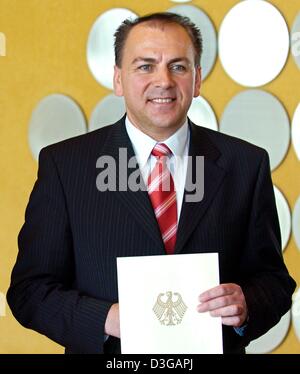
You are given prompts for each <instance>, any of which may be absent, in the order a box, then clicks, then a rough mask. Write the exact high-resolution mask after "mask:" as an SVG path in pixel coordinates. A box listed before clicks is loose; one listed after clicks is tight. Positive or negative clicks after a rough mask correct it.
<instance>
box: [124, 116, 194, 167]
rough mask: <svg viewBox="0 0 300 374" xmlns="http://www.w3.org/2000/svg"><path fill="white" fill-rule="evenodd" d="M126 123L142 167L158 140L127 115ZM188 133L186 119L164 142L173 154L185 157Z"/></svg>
mask: <svg viewBox="0 0 300 374" xmlns="http://www.w3.org/2000/svg"><path fill="white" fill-rule="evenodd" d="M125 125H126V131H127V133H128V136H129V139H130V141H131V143H132V146H133V150H134V153H135V155H136V157H137V161H138V163H139V165H140V168H141V169H142V168H143V167H144V166H145V165H146V163H147V161H148V159H149V156H150V154H151V151H152V149H153V147H154V146H155V144H157V143H158V142H157V141H156V140H154V139H152V138H151V137H150V136H148V135H146V134H145V133H144V132H142V131H141V130H139V129H138V128H137V127H135V126H134V125H133V124H132V123H131V122H130V120H129V119H128V116H126V120H125ZM188 135H189V127H188V121H187V119H186V120H185V122H184V124H183V125H182V126H181V127H180V128H179V129H178V130H177V131H176V132H175V133H174V134H173V135H171V136H170V137H169V138H168V139H166V140H165V141H163V142H162V143H164V144H166V145H167V146H168V147H169V148H170V150H171V151H172V153H173V155H175V156H176V157H183V156H184V150H185V147H186V144H187V141H188Z"/></svg>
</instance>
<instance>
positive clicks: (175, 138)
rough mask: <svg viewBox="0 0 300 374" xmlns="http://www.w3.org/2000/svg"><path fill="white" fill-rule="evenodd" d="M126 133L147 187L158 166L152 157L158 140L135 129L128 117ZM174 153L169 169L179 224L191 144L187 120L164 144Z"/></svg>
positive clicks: (170, 159)
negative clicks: (153, 170)
mask: <svg viewBox="0 0 300 374" xmlns="http://www.w3.org/2000/svg"><path fill="white" fill-rule="evenodd" d="M125 124H126V131H127V133H128V136H129V138H130V141H131V143H132V146H133V150H134V153H135V156H136V159H137V162H138V164H139V167H140V170H141V174H142V177H143V180H144V183H145V185H146V186H147V181H148V177H149V174H150V173H151V171H152V169H153V168H154V166H155V164H156V161H157V160H156V157H155V156H153V155H151V151H152V149H153V148H154V146H155V145H156V144H157V143H160V142H157V141H156V140H154V139H152V138H151V137H150V136H148V135H146V134H145V133H143V132H142V131H141V130H139V129H138V128H137V127H135V126H134V125H133V124H132V123H131V122H130V120H129V119H128V117H126V121H125ZM161 143H164V144H165V145H167V146H168V147H169V148H170V150H171V151H172V155H171V156H170V158H169V160H168V167H169V170H170V172H171V174H172V177H173V180H174V187H175V191H176V199H177V222H178V221H179V217H180V212H181V207H182V200H183V194H184V186H185V179H186V172H187V164H188V157H187V156H188V150H189V143H190V130H189V126H188V122H187V119H186V121H185V123H184V124H183V126H181V127H180V128H179V129H178V130H177V131H176V132H175V134H173V135H172V136H170V137H169V138H168V139H166V140H164V141H163V142H161Z"/></svg>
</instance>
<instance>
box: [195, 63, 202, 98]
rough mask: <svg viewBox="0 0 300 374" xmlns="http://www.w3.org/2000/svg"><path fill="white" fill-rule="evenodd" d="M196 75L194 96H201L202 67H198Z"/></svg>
mask: <svg viewBox="0 0 300 374" xmlns="http://www.w3.org/2000/svg"><path fill="white" fill-rule="evenodd" d="M195 70H196V76H195V87H194V97H197V96H199V94H200V87H201V67H200V66H197V67H196V69H195Z"/></svg>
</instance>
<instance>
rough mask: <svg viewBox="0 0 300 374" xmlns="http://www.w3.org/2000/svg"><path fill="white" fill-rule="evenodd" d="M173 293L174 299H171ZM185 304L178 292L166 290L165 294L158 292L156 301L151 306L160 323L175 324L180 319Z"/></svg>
mask: <svg viewBox="0 0 300 374" xmlns="http://www.w3.org/2000/svg"><path fill="white" fill-rule="evenodd" d="M173 295H174V296H175V298H176V299H175V301H173ZM186 310H187V306H186V305H185V303H184V302H183V300H182V297H181V295H180V294H179V293H178V292H174V293H173V292H172V291H167V292H166V293H165V294H164V293H160V294H159V295H158V296H157V299H156V303H155V305H154V307H153V312H154V313H155V315H156V317H157V319H158V320H159V321H160V323H161V324H162V325H165V326H175V325H179V324H180V323H181V321H182V318H183V316H184V313H185V312H186Z"/></svg>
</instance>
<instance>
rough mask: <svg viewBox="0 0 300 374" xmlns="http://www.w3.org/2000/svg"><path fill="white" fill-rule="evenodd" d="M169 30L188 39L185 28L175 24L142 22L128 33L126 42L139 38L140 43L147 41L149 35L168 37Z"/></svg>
mask: <svg viewBox="0 0 300 374" xmlns="http://www.w3.org/2000/svg"><path fill="white" fill-rule="evenodd" d="M170 29H172V30H173V31H176V34H178V35H179V34H181V35H182V36H183V35H185V36H186V37H188V38H189V35H188V32H187V31H186V30H185V28H184V27H183V26H181V25H178V24H177V23H161V22H160V23H158V22H153V21H149V22H143V23H140V24H138V25H135V26H134V27H133V28H132V29H131V30H130V32H129V34H128V37H127V40H128V39H131V38H137V37H139V38H140V39H141V41H145V42H146V41H147V38H148V37H149V35H151V34H153V35H155V34H159V33H160V34H164V35H165V36H166V37H168V36H170Z"/></svg>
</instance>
